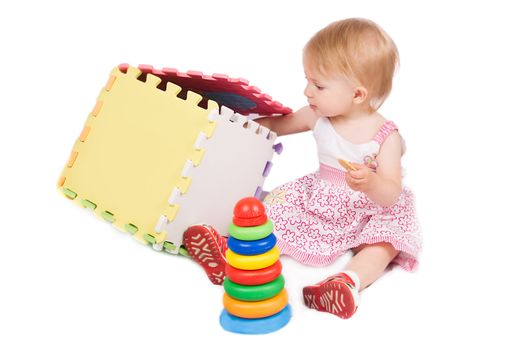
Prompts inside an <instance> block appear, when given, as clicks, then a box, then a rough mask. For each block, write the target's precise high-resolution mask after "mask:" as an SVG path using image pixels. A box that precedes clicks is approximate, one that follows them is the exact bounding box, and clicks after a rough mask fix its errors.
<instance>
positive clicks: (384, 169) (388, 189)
mask: <svg viewBox="0 0 526 350" xmlns="http://www.w3.org/2000/svg"><path fill="white" fill-rule="evenodd" d="M401 158H402V139H401V137H400V134H398V133H397V132H393V133H392V134H391V135H389V136H388V137H387V138H386V140H385V141H384V142H383V144H382V147H381V148H380V152H379V154H378V156H377V157H376V162H377V168H376V173H375V172H373V171H372V170H371V169H369V167H367V166H365V165H363V164H353V165H354V166H355V168H357V170H356V171H353V170H349V171H348V175H347V183H348V184H349V186H350V187H351V188H352V189H354V190H357V191H362V192H363V193H365V194H366V195H367V196H368V197H369V198H370V199H371V200H372V201H373V202H375V203H376V204H378V205H381V206H383V207H389V206H391V205H393V204H395V203H396V202H397V201H398V197H400V193H402V165H401Z"/></svg>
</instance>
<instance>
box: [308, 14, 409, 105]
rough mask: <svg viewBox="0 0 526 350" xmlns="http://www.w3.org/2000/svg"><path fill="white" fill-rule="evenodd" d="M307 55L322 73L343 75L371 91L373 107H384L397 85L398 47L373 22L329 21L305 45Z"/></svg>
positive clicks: (369, 92) (370, 99)
mask: <svg viewBox="0 0 526 350" xmlns="http://www.w3.org/2000/svg"><path fill="white" fill-rule="evenodd" d="M303 54H304V57H305V58H306V59H307V61H308V63H309V64H310V65H312V67H313V68H315V69H317V70H318V71H319V72H320V73H322V74H327V75H331V74H343V75H345V76H346V77H347V78H349V79H351V80H357V81H358V83H359V84H361V85H363V86H364V87H365V88H366V89H367V91H368V102H369V106H370V107H371V108H372V109H373V110H377V109H378V108H380V106H381V105H382V103H383V102H384V101H385V99H386V98H387V96H389V93H390V92H391V88H392V85H393V75H394V73H395V71H396V69H397V68H398V64H399V58H398V49H397V48H396V45H395V43H394V42H393V40H392V39H391V38H390V37H389V35H388V34H387V33H386V32H385V31H384V30H383V29H382V28H380V26H379V25H377V24H376V23H374V22H373V21H370V20H367V19H362V18H349V19H344V20H341V21H337V22H334V23H331V24H329V25H328V26H327V27H325V28H323V29H321V30H320V31H319V32H317V33H316V34H315V35H314V36H313V37H312V38H311V39H310V40H309V41H308V42H307V44H306V45H305V48H304V51H303Z"/></svg>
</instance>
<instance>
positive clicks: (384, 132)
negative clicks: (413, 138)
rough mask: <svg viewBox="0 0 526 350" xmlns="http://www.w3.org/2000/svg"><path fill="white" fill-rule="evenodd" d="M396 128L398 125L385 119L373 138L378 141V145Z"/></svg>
mask: <svg viewBox="0 0 526 350" xmlns="http://www.w3.org/2000/svg"><path fill="white" fill-rule="evenodd" d="M395 130H398V127H397V126H396V125H395V123H393V122H392V121H390V120H389V121H386V122H385V123H384V125H382V126H381V127H380V129H379V130H378V132H377V133H376V135H375V136H374V138H373V140H375V141H376V142H378V143H379V144H380V145H381V144H382V143H384V141H385V139H386V138H387V136H389V135H390V134H391V133H392V132H393V131H395Z"/></svg>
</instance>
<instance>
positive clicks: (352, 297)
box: [303, 273, 359, 318]
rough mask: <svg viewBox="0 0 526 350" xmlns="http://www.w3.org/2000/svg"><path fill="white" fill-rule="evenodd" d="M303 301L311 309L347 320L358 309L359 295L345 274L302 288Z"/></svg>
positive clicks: (354, 284)
mask: <svg viewBox="0 0 526 350" xmlns="http://www.w3.org/2000/svg"><path fill="white" fill-rule="evenodd" d="M303 300H304V302H305V305H307V307H309V308H311V309H315V310H318V311H323V312H329V313H331V314H334V315H336V316H338V317H341V318H349V317H351V316H352V315H354V313H355V312H356V309H357V308H358V302H359V295H358V289H357V288H356V283H355V282H354V281H353V280H352V279H351V278H350V277H349V276H347V274H345V273H338V274H336V275H333V276H331V277H329V278H327V279H325V280H323V281H321V282H319V283H317V284H315V285H313V286H307V287H305V288H303Z"/></svg>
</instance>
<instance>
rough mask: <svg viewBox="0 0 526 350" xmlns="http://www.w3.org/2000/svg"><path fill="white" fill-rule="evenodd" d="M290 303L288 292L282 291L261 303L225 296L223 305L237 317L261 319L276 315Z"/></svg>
mask: <svg viewBox="0 0 526 350" xmlns="http://www.w3.org/2000/svg"><path fill="white" fill-rule="evenodd" d="M288 302H289V297H288V295H287V290H286V289H282V290H281V292H279V293H278V295H276V296H275V297H272V298H270V299H265V300H260V301H242V300H237V299H234V298H232V297H231V296H229V295H228V294H226V293H225V294H224V295H223V305H224V307H225V309H226V311H228V312H229V313H231V314H232V315H234V316H237V317H243V318H260V317H267V316H270V315H274V314H276V313H278V312H280V311H281V310H283V308H284V307H285V306H287V304H288Z"/></svg>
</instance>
